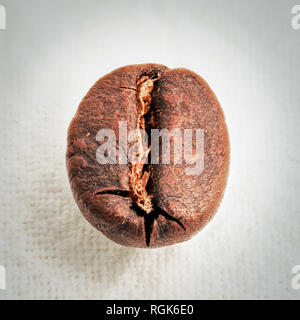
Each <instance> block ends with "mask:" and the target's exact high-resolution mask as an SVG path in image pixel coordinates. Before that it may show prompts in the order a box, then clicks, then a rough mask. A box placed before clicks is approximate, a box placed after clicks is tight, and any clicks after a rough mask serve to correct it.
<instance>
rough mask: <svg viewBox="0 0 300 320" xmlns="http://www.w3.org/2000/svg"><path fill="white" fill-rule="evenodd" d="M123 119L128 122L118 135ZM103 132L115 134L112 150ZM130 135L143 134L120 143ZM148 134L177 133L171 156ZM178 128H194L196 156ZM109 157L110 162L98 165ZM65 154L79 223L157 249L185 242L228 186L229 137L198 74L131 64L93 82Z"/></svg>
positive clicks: (125, 241) (216, 105) (116, 238)
mask: <svg viewBox="0 0 300 320" xmlns="http://www.w3.org/2000/svg"><path fill="white" fill-rule="evenodd" d="M120 123H123V124H124V123H126V125H127V128H126V132H122V133H121V135H119V134H120V132H119V130H121V129H120V128H121V127H120ZM101 129H110V130H112V131H109V132H114V133H115V142H116V148H115V151H114V149H113V148H111V149H110V148H109V146H110V144H109V143H108V142H111V141H110V140H109V138H108V137H104V136H103V134H102V136H101V135H100V136H99V132H100V131H101ZM135 129H140V131H139V130H137V131H136V135H135V136H134V139H131V140H130V139H126V141H128V142H127V146H126V144H124V141H125V140H124V139H123V138H124V136H125V135H127V134H128V133H129V132H131V131H132V130H135ZM153 129H156V132H158V133H161V132H163V131H162V130H166V129H167V130H168V132H169V133H173V132H175V131H173V130H177V131H176V132H180V134H181V137H182V140H179V144H178V143H177V142H176V141H177V140H176V137H173V138H172V139H171V144H170V145H171V147H170V149H169V151H170V152H168V148H164V147H160V148H161V149H162V150H159V148H157V144H156V145H154V143H153V141H152V135H151V134H152V132H154V131H155V130H153ZM199 129H200V131H199ZM142 130H145V132H146V133H148V137H147V136H146V134H144V133H143V131H142ZM197 130H198V131H197ZM196 131H197V132H200V133H201V132H202V134H203V136H202V137H204V139H203V142H204V143H203V144H202V148H203V149H202V151H203V158H202V160H204V163H203V161H202V169H201V172H200V171H199V172H198V171H197V170H193V167H194V166H195V165H196V164H195V163H194V164H193V163H192V161H191V160H192V159H193V157H192V156H193V155H195V152H196V151H197V145H198V142H197V134H195V132H196ZM184 132H189V133H191V132H192V136H193V138H190V140H189V141H190V142H191V146H192V147H193V148H192V153H189V152H188V151H187V150H185V143H186V141H188V140H186V139H184V138H185V133H184ZM190 137H191V136H190ZM199 137H200V136H199ZM147 138H148V139H147ZM163 139H164V138H162V139H160V140H159V142H160V143H161V144H162V145H163V141H162V140H163ZM129 140H130V141H129ZM112 141H113V140H112ZM156 142H157V141H156ZM105 143H106V145H107V150H105V153H104V155H102V158H101V156H100V158H97V152H98V155H99V154H100V153H101V152H99V150H100V149H99V147H101V146H104V145H105ZM147 144H148V145H147ZM166 145H167V144H166ZM131 148H132V150H133V152H131V153H128V150H129V149H131ZM134 148H135V149H134ZM101 150H102V149H101ZM101 150H100V151H101ZM181 155H182V157H181V159H182V161H180V160H178V159H177V158H178V156H181ZM168 156H169V163H168V159H167V158H168ZM105 157H107V159H110V160H109V161H110V163H105V162H103V163H101V161H102V160H103V159H105ZM134 157H135V158H134ZM66 158H67V170H68V175H69V180H70V184H71V189H72V191H73V194H74V197H75V200H76V202H77V205H78V207H79V208H80V210H81V211H82V213H83V214H84V216H85V218H86V219H87V220H88V221H89V222H90V223H91V224H92V225H93V226H94V227H96V228H97V229H98V230H100V231H102V232H103V233H104V234H105V235H106V236H107V237H108V238H110V239H111V240H113V241H115V242H117V243H119V244H122V245H126V246H131V247H150V248H155V247H162V246H166V245H172V244H175V243H178V242H181V241H185V240H188V239H189V238H191V236H193V235H194V234H196V233H197V232H198V231H199V230H200V229H201V228H202V227H203V226H204V225H206V223H207V222H208V221H209V220H210V219H211V218H212V217H213V215H214V213H215V212H216V210H217V208H218V206H219V204H220V201H221V199H222V196H223V192H224V188H225V185H226V180H227V174H228V167H229V139H228V133H227V128H226V124H225V120H224V115H223V112H222V109H221V107H220V105H219V103H218V101H217V98H216V97H215V95H214V93H213V92H212V90H211V89H210V87H209V86H208V84H207V83H206V82H205V81H204V80H203V79H202V78H201V77H200V76H198V75H197V74H195V73H194V72H192V71H189V70H187V69H181V68H176V69H168V68H167V67H166V66H163V65H157V64H143V65H131V66H126V67H122V68H119V69H117V70H115V71H113V72H111V73H110V74H108V75H106V76H104V77H103V78H101V79H100V80H98V81H97V82H96V84H95V85H94V86H93V87H92V88H91V89H90V90H89V92H88V93H87V95H86V96H85V98H84V99H83V100H82V102H81V104H80V105H79V108H78V110H77V113H76V115H75V117H74V118H73V120H72V122H71V124H70V127H69V131H68V146H67V156H66ZM179 158H180V157H179ZM99 159H100V161H99ZM101 159H102V160H101ZM115 159H116V161H117V162H116V163H112V160H115ZM127 159H128V160H129V161H128V162H127V161H126V160H127ZM134 159H135V160H136V161H134ZM124 160H125V161H124ZM107 161H108V160H107ZM200 167H201V165H200ZM189 170H190V171H189Z"/></svg>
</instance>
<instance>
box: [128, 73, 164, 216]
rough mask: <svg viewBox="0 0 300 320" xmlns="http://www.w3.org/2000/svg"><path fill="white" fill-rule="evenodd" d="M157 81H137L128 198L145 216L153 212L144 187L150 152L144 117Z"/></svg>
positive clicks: (148, 174) (148, 77)
mask: <svg viewBox="0 0 300 320" xmlns="http://www.w3.org/2000/svg"><path fill="white" fill-rule="evenodd" d="M158 79H159V75H157V76H146V75H145V76H142V77H141V78H140V79H139V80H138V81H137V116H138V117H137V136H136V153H135V154H134V155H133V157H134V159H132V162H131V172H130V176H129V178H130V183H129V185H130V197H131V198H132V199H133V200H134V201H135V203H136V204H137V205H138V206H139V207H140V208H141V209H142V210H144V211H145V212H146V213H147V214H149V213H150V212H152V211H153V205H152V198H153V196H151V195H149V194H148V192H147V190H146V186H147V183H148V180H149V177H150V173H149V172H148V171H144V165H145V162H146V160H147V157H148V155H149V152H150V150H151V146H149V147H148V146H147V144H146V142H145V130H146V125H145V115H146V113H147V112H148V111H149V109H150V106H151V93H152V91H153V88H154V82H155V81H157V80H158Z"/></svg>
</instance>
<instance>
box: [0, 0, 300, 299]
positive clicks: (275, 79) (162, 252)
mask: <svg viewBox="0 0 300 320" xmlns="http://www.w3.org/2000/svg"><path fill="white" fill-rule="evenodd" d="M0 3H1V4H3V5H4V6H5V7H6V10H7V30H6V31H0V49H1V51H0V57H1V60H0V82H1V83H0V85H1V86H0V90H1V93H0V103H1V125H0V126H1V139H0V143H1V146H0V147H1V158H0V161H1V162H0V164H1V184H0V188H1V189H0V199H1V212H0V241H1V243H0V265H3V266H5V268H6V272H7V279H6V282H7V283H6V284H7V289H6V290H0V299H8V298H12V299H25V298H29V299H38V298H40V299H76V298H77V299H163V298H166V299H169V298H173V299H211V298H215V299H231V298H233V299H239V298H245V299H251V298H257V299H263V298H276V299H280V298H282V299H299V298H300V290H293V289H292V287H291V279H292V273H291V269H292V267H293V266H294V265H296V264H300V234H299V231H300V230H299V229H300V216H299V214H300V205H299V189H300V176H299V169H300V153H299V145H300V135H299V133H300V130H299V126H300V117H299V116H300V110H299V108H300V105H299V101H300V90H299V87H300V73H299V69H300V68H299V67H300V60H299V57H300V30H298V31H296V30H293V29H292V28H291V17H292V15H291V8H292V6H293V5H295V4H296V2H295V1H286V0H284V1H270V0H267V1H259V0H256V1H238V0H236V1H233V0H231V1H188V0H187V1H156V0H154V1H92V0H90V1H83V0H78V1H71V0H64V1H61V0H60V1H58V0H52V1H50V0H43V1H37V0H36V1H34V0H26V1H17V0H9V1H8V0H1V1H0ZM145 62H157V63H162V64H166V65H167V66H169V67H171V68H172V67H186V68H190V69H191V70H194V71H195V72H197V73H199V74H200V75H201V76H203V77H204V78H205V79H206V80H207V81H208V83H209V84H210V85H211V87H212V88H213V90H214V91H215V93H216V95H217V97H218V98H219V100H220V102H221V105H222V107H223V109H224V112H225V116H226V120H227V124H228V128H229V133H230V139H231V149H232V152H231V168H230V176H229V182H228V186H227V189H226V193H225V197H224V199H223V202H222V204H221V207H220V209H219V211H218V213H217V215H216V216H215V218H214V220H213V221H212V222H211V223H210V224H209V225H208V226H207V227H206V229H205V230H203V231H202V232H201V233H200V234H199V235H197V236H196V237H195V238H193V239H192V240H191V241H189V242H187V243H184V244H179V245H176V246H173V247H166V248H161V249H156V250H141V249H134V248H126V247H122V246H119V245H117V244H114V243H113V242H111V241H110V240H108V239H106V238H105V237H104V236H103V235H102V234H101V233H99V232H97V231H96V230H95V229H93V228H92V227H91V226H90V225H89V224H88V223H87V222H86V221H85V220H84V218H83V217H82V216H81V214H80V212H79V210H78V209H77V207H76V205H75V202H74V200H73V198H72V194H71V192H70V189H69V185H68V180H67V175H66V170H65V147H66V133H67V127H68V124H69V122H70V120H71V118H72V116H73V115H74V113H75V111H76V108H77V106H78V104H79V102H80V100H81V98H82V97H83V96H84V95H85V93H86V92H87V90H88V89H89V87H90V86H91V85H92V84H93V83H94V82H95V81H96V80H97V79H98V78H99V77H101V76H103V75H105V74H106V73H108V72H110V71H112V70H113V69H115V68H117V67H120V66H123V65H127V64H132V63H145Z"/></svg>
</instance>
